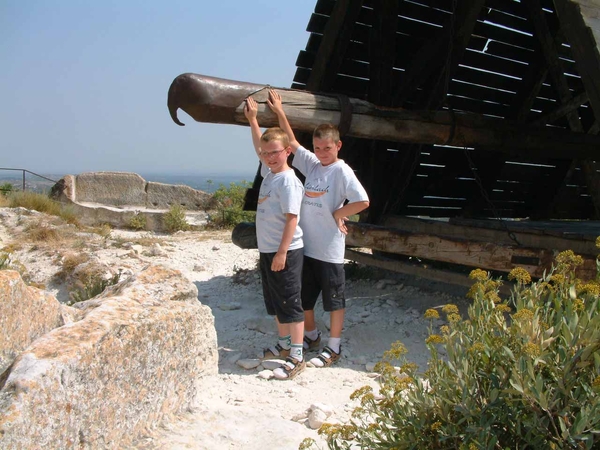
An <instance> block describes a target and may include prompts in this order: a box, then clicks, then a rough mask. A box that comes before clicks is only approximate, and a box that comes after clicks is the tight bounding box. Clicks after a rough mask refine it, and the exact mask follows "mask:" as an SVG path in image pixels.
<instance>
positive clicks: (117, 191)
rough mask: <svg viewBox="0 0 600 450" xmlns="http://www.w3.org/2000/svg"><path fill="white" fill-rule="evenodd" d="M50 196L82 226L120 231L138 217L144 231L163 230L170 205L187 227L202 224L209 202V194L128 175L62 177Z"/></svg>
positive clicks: (97, 173) (87, 174) (134, 174)
mask: <svg viewBox="0 0 600 450" xmlns="http://www.w3.org/2000/svg"><path fill="white" fill-rule="evenodd" d="M50 194H51V196H52V197H53V198H54V199H56V200H58V201H60V202H63V203H67V204H69V205H70V206H71V207H72V208H73V209H74V212H75V214H76V215H77V218H78V220H79V221H80V223H82V224H83V225H99V224H103V223H107V224H109V225H111V226H114V227H117V228H123V227H127V226H128V225H129V223H130V220H131V218H132V217H134V216H135V215H141V216H144V217H145V222H146V228H145V229H146V230H148V231H165V229H164V228H165V227H164V221H163V215H164V213H165V212H167V211H168V210H169V209H170V208H171V206H173V205H180V206H182V207H183V208H184V209H185V210H186V220H187V221H188V223H189V224H191V225H195V224H202V223H204V222H205V218H206V214H205V213H204V211H205V210H206V209H207V208H208V207H209V202H210V199H211V195H210V194H208V193H206V192H203V191H198V190H196V189H192V188H191V187H189V186H185V185H173V184H163V183H154V182H147V181H146V180H144V179H143V178H142V177H141V176H139V175H138V174H136V173H129V172H88V173H82V174H80V175H65V176H64V177H63V178H62V179H60V180H59V181H58V182H57V183H56V184H55V185H54V186H53V187H52V190H51V192H50Z"/></svg>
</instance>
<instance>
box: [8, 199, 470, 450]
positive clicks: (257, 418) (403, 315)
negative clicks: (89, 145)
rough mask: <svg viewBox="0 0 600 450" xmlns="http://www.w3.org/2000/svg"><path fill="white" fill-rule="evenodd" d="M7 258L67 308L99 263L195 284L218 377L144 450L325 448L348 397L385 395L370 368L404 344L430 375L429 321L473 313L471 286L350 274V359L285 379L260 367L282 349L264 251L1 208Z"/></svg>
mask: <svg viewBox="0 0 600 450" xmlns="http://www.w3.org/2000/svg"><path fill="white" fill-rule="evenodd" d="M0 248H3V249H4V250H5V251H10V253H11V260H12V261H13V264H15V266H16V267H19V269H20V270H21V271H22V272H23V275H24V277H25V278H26V279H27V280H28V282H29V283H31V284H35V285H37V286H41V287H44V288H45V289H47V290H48V291H50V292H52V293H53V294H54V295H55V296H56V297H57V298H58V299H59V301H62V302H69V301H71V300H73V295H72V294H71V295H69V292H70V291H73V290H76V289H77V286H78V285H77V280H76V279H75V278H76V275H77V272H78V269H77V267H71V266H72V265H73V264H74V263H73V261H77V262H79V261H83V262H82V263H81V264H84V265H86V264H87V265H88V266H89V265H94V267H95V268H96V269H95V270H99V271H100V272H103V273H104V276H105V277H108V276H111V275H114V274H118V273H121V275H120V276H121V277H123V276H127V275H128V274H131V273H134V272H137V271H139V270H140V269H142V268H143V267H145V266H147V265H149V264H162V265H164V266H167V267H170V268H175V269H178V270H180V271H181V272H182V273H183V274H184V275H185V276H186V277H187V278H188V279H189V280H190V282H192V283H194V284H195V285H196V287H197V288H198V299H199V301H201V302H202V303H204V304H206V305H208V306H209V307H210V308H211V309H212V311H213V314H214V317H215V327H216V331H217V335H218V346H219V356H220V360H219V373H218V374H217V375H214V376H210V377H206V378H203V379H200V380H198V388H199V390H198V392H199V395H198V398H197V400H196V403H195V406H194V408H193V409H192V410H190V411H189V412H188V413H187V414H186V415H185V416H182V417H180V420H179V421H177V422H174V423H169V424H161V425H160V426H157V427H156V428H155V429H153V430H149V432H148V434H147V436H145V437H143V438H141V439H140V440H139V441H138V443H137V445H136V448H140V449H159V448H160V449H163V448H169V449H211V450H212V449H245V450H254V449H256V450H258V449H263V448H277V449H297V448H298V446H299V444H300V443H301V442H302V440H303V439H304V438H306V437H311V438H313V439H315V440H316V441H317V442H319V443H320V445H321V447H322V448H325V447H326V446H325V444H324V442H323V441H321V440H320V437H319V436H318V434H317V429H318V427H319V425H320V424H321V423H322V422H323V421H328V422H332V421H345V420H347V419H348V417H349V413H350V412H351V411H352V409H353V408H354V406H356V405H354V404H353V402H352V401H351V400H350V394H352V392H354V391H355V390H356V389H358V388H360V387H362V386H364V385H366V384H369V385H371V386H373V387H374V388H377V379H376V374H374V373H373V372H372V367H373V365H374V364H375V363H376V362H377V361H378V360H379V359H380V358H381V356H382V354H383V352H384V351H385V350H387V349H389V347H390V345H391V344H392V343H393V342H395V341H398V340H400V341H402V343H403V344H404V345H405V346H406V347H407V349H408V355H407V359H409V360H410V361H413V362H416V363H417V364H418V365H419V367H420V368H421V369H425V368H426V365H427V356H428V352H427V348H426V346H425V343H424V340H425V338H426V337H427V335H428V327H429V326H430V321H429V320H425V319H424V318H423V312H424V311H425V310H426V309H427V308H432V307H437V306H442V305H444V304H447V303H455V304H458V305H459V307H461V309H464V307H465V305H466V303H465V300H464V293H465V291H466V290H465V289H464V288H450V287H449V286H442V285H433V284H432V283H430V282H427V281H424V280H419V279H415V278H411V277H406V276H401V275H398V274H391V273H387V272H383V271H380V270H377V271H375V270H369V269H367V268H364V267H363V268H361V267H356V266H353V267H349V269H348V273H349V274H351V273H352V274H353V276H354V277H355V278H353V279H351V280H349V281H348V282H347V289H346V292H347V303H348V307H347V315H346V322H345V329H344V334H343V339H342V348H343V358H342V360H341V361H340V362H339V363H338V364H337V365H335V366H334V367H331V368H325V369H317V368H314V367H308V368H307V369H306V370H305V371H304V372H303V373H301V374H300V375H298V376H297V377H296V378H295V379H293V380H290V381H279V380H274V379H270V377H271V374H272V373H271V369H272V367H271V366H269V365H268V364H266V363H263V364H260V361H258V360H257V359H256V357H257V354H258V353H259V352H260V351H261V349H262V348H264V347H266V346H269V345H272V344H274V343H275V340H276V333H275V324H274V322H273V319H272V318H270V317H268V316H266V314H265V311H264V305H263V303H262V295H261V288H260V280H259V277H258V274H257V271H256V264H257V260H258V252H257V251H256V250H243V249H240V248H238V247H236V246H235V245H233V244H232V243H231V233H230V232H229V231H210V230H207V231H188V232H178V233H175V234H173V235H159V234H151V233H148V232H134V231H124V230H109V229H106V228H98V229H95V230H93V231H89V230H87V231H81V230H78V229H76V228H75V227H73V226H68V225H65V224H62V223H60V221H58V220H57V219H56V218H52V217H49V216H46V215H44V214H39V213H36V212H30V211H27V210H20V209H9V208H0ZM88 270H89V269H88ZM80 272H81V270H80ZM435 289H438V290H435ZM440 289H443V290H440ZM317 308H318V309H317V317H318V323H319V327H320V328H321V329H322V330H323V331H324V335H325V336H327V335H328V331H327V325H328V321H329V319H328V315H327V314H325V313H324V312H323V311H322V309H321V306H320V303H319V305H318V307H317ZM440 324H441V322H439V323H437V324H434V326H436V327H437V326H439V325H440ZM309 356H311V355H310V354H309Z"/></svg>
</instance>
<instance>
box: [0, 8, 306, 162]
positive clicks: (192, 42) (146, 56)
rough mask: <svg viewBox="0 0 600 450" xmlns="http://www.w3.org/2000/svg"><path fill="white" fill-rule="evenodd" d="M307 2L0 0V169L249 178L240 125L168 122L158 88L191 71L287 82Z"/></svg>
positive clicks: (250, 158) (247, 145) (246, 138)
mask: <svg viewBox="0 0 600 450" xmlns="http://www.w3.org/2000/svg"><path fill="white" fill-rule="evenodd" d="M314 5H315V1H313V0H277V1H276V0H219V1H210V2H209V1H202V0H169V1H164V0H135V1H134V0H101V1H80V0H55V1H51V0H45V1H41V0H27V1H22V0H2V1H0V142H1V144H0V145H1V150H0V167H16V168H24V169H28V170H32V171H34V172H38V173H52V174H66V173H71V174H77V173H81V172H85V171H100V170H116V171H131V172H138V173H149V172H161V173H165V172H166V173H174V174H175V173H177V174H189V173H243V174H246V173H250V174H253V173H254V172H255V171H256V168H257V165H258V164H257V160H256V159H255V156H254V151H253V149H252V146H251V141H250V131H249V128H247V127H245V126H236V125H213V124H205V123H198V122H195V121H194V120H193V119H192V118H191V117H189V116H188V115H187V114H186V113H184V112H183V111H181V110H180V111H179V118H180V120H182V121H183V122H184V123H185V124H186V126H185V127H179V126H177V125H175V124H174V123H173V122H172V121H171V118H170V116H169V113H168V110H167V106H166V99H167V91H168V89H169V85H170V84H171V81H172V80H173V79H174V78H175V77H176V76H177V75H179V74H181V73H185V72H194V73H200V74H205V75H212V76H217V77H222V78H229V79H232V80H239V81H249V82H254V83H261V84H270V85H272V86H278V87H290V85H291V83H292V80H293V76H294V73H295V70H296V66H295V62H296V57H297V55H298V52H299V51H300V50H302V49H304V48H305V46H306V42H307V40H308V37H309V33H307V32H306V25H307V24H308V20H309V18H310V15H311V13H312V11H313V10H314ZM5 173H6V172H5Z"/></svg>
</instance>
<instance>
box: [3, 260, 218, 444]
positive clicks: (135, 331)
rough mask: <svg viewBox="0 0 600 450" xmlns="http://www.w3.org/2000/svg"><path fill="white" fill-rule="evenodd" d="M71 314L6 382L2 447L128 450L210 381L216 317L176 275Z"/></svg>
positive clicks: (141, 278)
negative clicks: (202, 379) (202, 383)
mask: <svg viewBox="0 0 600 450" xmlns="http://www.w3.org/2000/svg"><path fill="white" fill-rule="evenodd" d="M76 307H77V308H78V310H79V311H80V313H81V319H80V320H77V321H75V322H72V323H69V324H66V325H64V326H61V327H59V328H56V329H54V330H52V331H50V332H49V333H47V334H45V335H44V336H42V337H40V338H39V339H37V340H36V341H34V342H33V343H32V344H31V345H30V346H29V347H28V348H27V349H26V350H25V351H24V352H23V353H21V354H20V355H19V356H18V357H17V358H16V360H15V361H14V363H13V365H12V367H11V368H10V369H9V370H8V371H7V373H5V375H4V376H3V381H1V382H0V448H2V449H13V448H14V449H21V448H22V449H29V448H44V447H45V448H78V449H81V448H84V449H86V448H89V449H91V448H123V447H127V446H128V445H130V444H131V442H132V441H133V440H135V439H136V437H138V436H139V435H140V433H142V432H143V431H144V430H145V429H147V428H151V427H153V426H156V424H157V423H158V422H159V421H161V420H163V419H166V418H168V417H169V416H170V415H171V414H176V413H179V412H182V411H184V410H186V409H187V408H188V407H189V406H190V405H191V404H192V402H193V400H194V397H195V396H196V384H195V381H196V380H197V379H198V377H201V376H203V375H207V374H214V373H216V372H217V364H218V352H217V337H216V332H215V328H214V317H213V316H212V313H211V311H210V308H208V307H207V306H204V305H202V304H201V303H200V302H199V301H198V300H197V289H196V287H195V285H194V284H192V283H190V282H189V281H188V280H186V279H185V278H184V277H183V276H182V275H181V273H180V272H179V271H176V270H171V269H166V268H164V267H161V266H150V267H149V268H147V269H146V270H144V271H143V272H141V273H139V274H137V275H136V276H134V277H132V278H131V279H128V280H125V281H123V282H121V283H119V284H118V285H115V286H112V287H111V288H109V289H107V291H105V293H103V294H102V295H101V296H99V297H95V298H94V299H91V300H88V301H85V302H81V303H78V304H76Z"/></svg>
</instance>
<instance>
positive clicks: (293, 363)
mask: <svg viewBox="0 0 600 450" xmlns="http://www.w3.org/2000/svg"><path fill="white" fill-rule="evenodd" d="M305 367H306V361H304V358H302V361H298V360H297V359H296V358H292V357H291V356H288V357H287V358H286V359H285V362H284V363H283V364H282V365H281V366H279V367H278V368H277V369H275V370H274V371H273V375H274V376H275V378H277V379H278V380H291V379H292V378H294V377H295V376H296V375H298V374H299V373H300V372H302V371H303V370H304V368H305Z"/></svg>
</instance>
